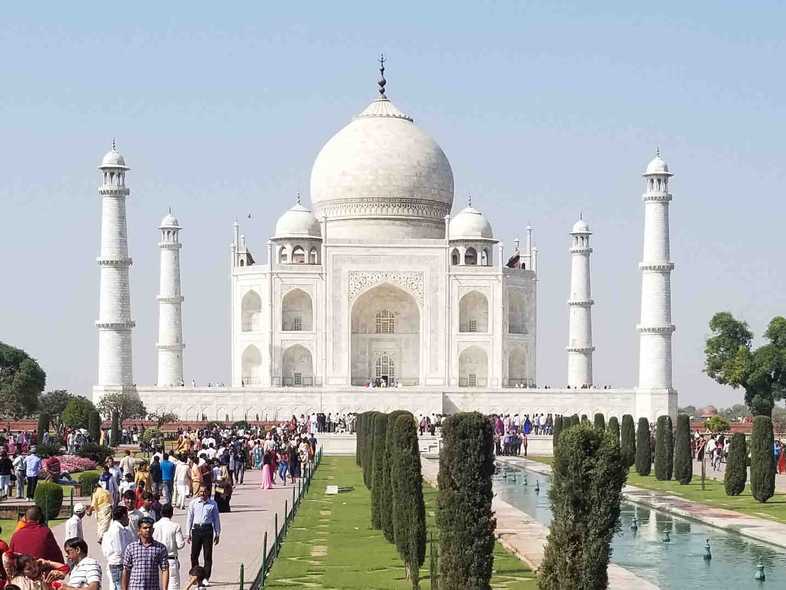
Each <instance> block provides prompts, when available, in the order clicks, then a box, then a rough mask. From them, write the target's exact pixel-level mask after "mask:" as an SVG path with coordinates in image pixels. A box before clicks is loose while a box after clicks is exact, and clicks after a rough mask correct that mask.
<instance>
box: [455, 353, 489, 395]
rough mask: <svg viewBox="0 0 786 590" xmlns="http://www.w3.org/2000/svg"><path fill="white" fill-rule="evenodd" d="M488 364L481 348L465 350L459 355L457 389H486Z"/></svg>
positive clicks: (486, 356)
mask: <svg viewBox="0 0 786 590" xmlns="http://www.w3.org/2000/svg"><path fill="white" fill-rule="evenodd" d="M488 364H489V363H488V355H487V354H486V351H485V350H484V349H483V348H481V347H480V346H470V347H469V348H465V349H464V350H463V351H462V352H461V354H460V355H459V387H486V386H487V385H488Z"/></svg>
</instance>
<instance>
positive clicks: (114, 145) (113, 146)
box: [112, 137, 117, 152]
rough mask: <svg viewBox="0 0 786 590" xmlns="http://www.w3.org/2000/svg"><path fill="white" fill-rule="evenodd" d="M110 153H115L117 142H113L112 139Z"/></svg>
mask: <svg viewBox="0 0 786 590" xmlns="http://www.w3.org/2000/svg"><path fill="white" fill-rule="evenodd" d="M112 151H113V152H116V151H117V142H116V141H115V138H114V137H113V138H112Z"/></svg>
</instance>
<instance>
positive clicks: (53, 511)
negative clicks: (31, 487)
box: [33, 481, 63, 520]
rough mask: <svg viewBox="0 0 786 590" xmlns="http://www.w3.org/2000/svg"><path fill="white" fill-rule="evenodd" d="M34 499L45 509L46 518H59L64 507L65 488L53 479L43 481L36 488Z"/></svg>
mask: <svg viewBox="0 0 786 590" xmlns="http://www.w3.org/2000/svg"><path fill="white" fill-rule="evenodd" d="M33 500H34V501H35V503H36V506H38V507H39V508H41V510H42V511H43V513H44V518H45V519H46V520H51V519H53V518H57V516H58V514H60V509H61V508H62V507H63V488H61V487H60V486H59V485H57V484H56V483H52V482H51V481H42V482H40V483H39V484H38V485H37V486H36V488H35V494H34V495H33Z"/></svg>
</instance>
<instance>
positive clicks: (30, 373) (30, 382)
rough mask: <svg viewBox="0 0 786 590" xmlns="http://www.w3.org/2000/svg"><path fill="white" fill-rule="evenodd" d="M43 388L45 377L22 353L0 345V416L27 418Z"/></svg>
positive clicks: (36, 406) (25, 354) (11, 347)
mask: <svg viewBox="0 0 786 590" xmlns="http://www.w3.org/2000/svg"><path fill="white" fill-rule="evenodd" d="M45 386H46V373H44V371H43V369H41V367H40V366H39V365H38V363H37V362H36V361H35V359H33V358H31V357H30V356H29V355H28V354H27V353H26V352H25V351H24V350H21V349H19V348H14V347H13V346H9V345H7V344H4V343H3V342H0V414H2V415H4V416H10V417H12V418H22V417H25V416H30V415H31V414H33V413H34V412H35V411H36V410H37V409H38V397H39V395H41V392H42V391H43V390H44V387H45Z"/></svg>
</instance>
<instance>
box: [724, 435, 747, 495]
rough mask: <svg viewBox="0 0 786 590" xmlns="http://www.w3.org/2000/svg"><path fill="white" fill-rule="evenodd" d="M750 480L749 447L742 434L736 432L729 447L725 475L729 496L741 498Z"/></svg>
mask: <svg viewBox="0 0 786 590" xmlns="http://www.w3.org/2000/svg"><path fill="white" fill-rule="evenodd" d="M747 479H748V445H747V443H746V442H745V435H744V434H743V433H742V432H735V433H734V434H733V435H732V437H731V443H730V445H729V456H728V457H727V458H726V472H725V473H724V475H723V486H724V487H725V488H726V495H727V496H739V495H740V494H741V493H742V492H743V490H744V489H745V482H746V480H747Z"/></svg>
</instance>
